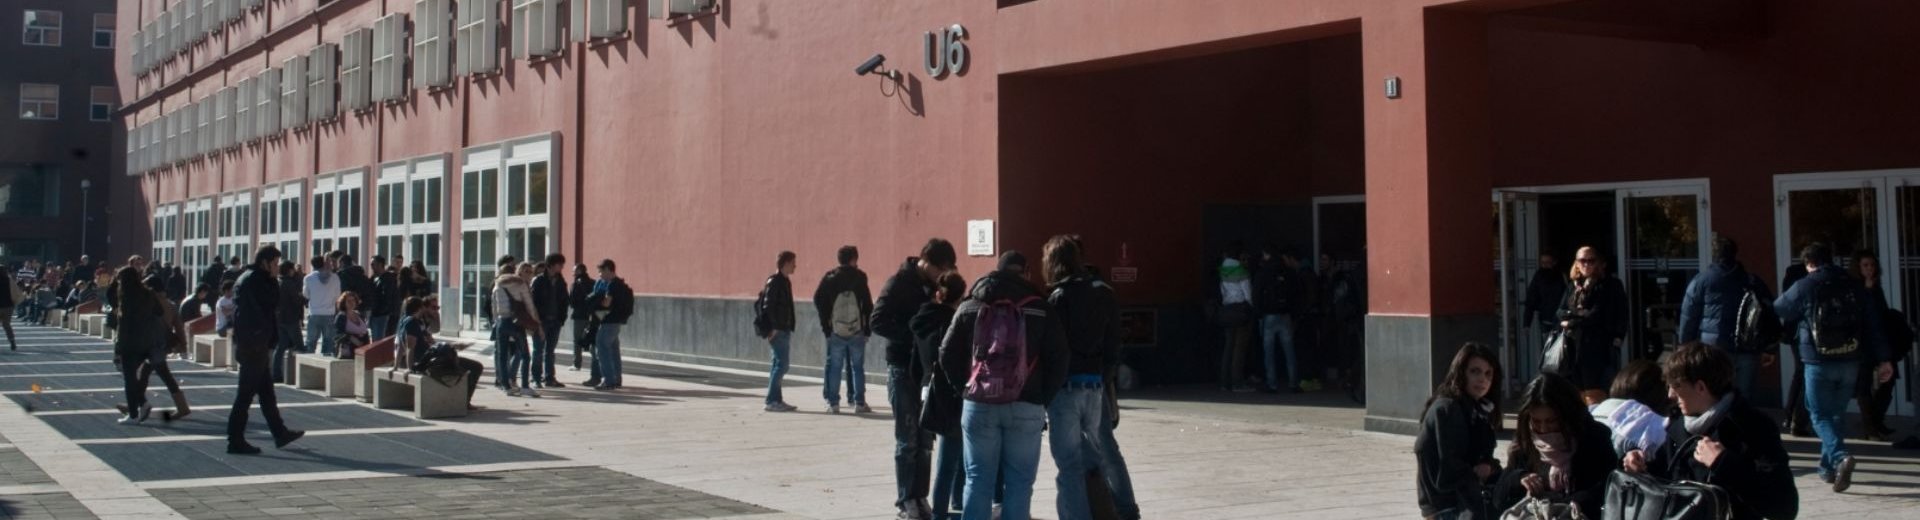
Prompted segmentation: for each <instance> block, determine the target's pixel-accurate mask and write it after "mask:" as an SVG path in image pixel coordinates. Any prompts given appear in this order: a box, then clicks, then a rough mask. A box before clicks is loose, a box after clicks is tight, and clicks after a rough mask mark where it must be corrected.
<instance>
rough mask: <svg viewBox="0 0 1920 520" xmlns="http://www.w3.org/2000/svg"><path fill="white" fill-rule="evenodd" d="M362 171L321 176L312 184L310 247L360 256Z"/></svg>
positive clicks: (363, 189) (363, 188)
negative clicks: (311, 245)
mask: <svg viewBox="0 0 1920 520" xmlns="http://www.w3.org/2000/svg"><path fill="white" fill-rule="evenodd" d="M365 180H366V173H365V172H363V171H359V170H354V171H347V172H341V173H334V174H329V175H324V176H321V177H320V178H319V179H318V180H316V181H315V182H314V188H313V197H312V199H311V200H312V201H313V206H312V207H313V234H312V241H311V243H312V244H313V250H314V251H315V252H316V253H318V252H322V251H333V250H340V251H346V252H347V254H350V255H353V256H354V257H355V258H360V257H361V256H362V255H361V254H360V241H361V240H362V236H363V235H362V234H361V229H362V228H361V226H362V225H363V224H364V222H362V221H363V220H364V217H362V215H364V214H365V213H364V212H365V211H366V209H365V206H363V205H362V203H361V199H362V197H363V194H364V193H365V192H366V188H365V186H366V183H365Z"/></svg>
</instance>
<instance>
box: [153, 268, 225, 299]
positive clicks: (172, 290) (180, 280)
mask: <svg viewBox="0 0 1920 520" xmlns="http://www.w3.org/2000/svg"><path fill="white" fill-rule="evenodd" d="M168 271H170V272H168V273H167V275H166V278H167V284H166V285H167V299H169V300H173V301H181V300H185V299H186V298H187V277H186V275H182V274H180V273H179V272H178V271H173V270H172V269H168ZM213 289H214V290H219V289H220V288H219V287H214V288H213Z"/></svg>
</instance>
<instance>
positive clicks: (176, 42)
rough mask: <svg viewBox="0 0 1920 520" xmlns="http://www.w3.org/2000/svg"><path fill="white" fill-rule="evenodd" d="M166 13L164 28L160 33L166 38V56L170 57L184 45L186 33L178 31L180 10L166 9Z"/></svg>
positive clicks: (177, 52)
mask: <svg viewBox="0 0 1920 520" xmlns="http://www.w3.org/2000/svg"><path fill="white" fill-rule="evenodd" d="M166 15H167V16H166V18H167V24H166V25H165V27H166V29H165V30H163V31H161V33H162V34H163V35H165V36H166V38H167V56H169V57H171V56H173V55H175V54H179V53H180V50H181V49H184V48H185V47H186V45H184V44H185V43H186V41H187V40H186V38H185V35H186V33H184V32H181V31H180V10H179V9H167V10H166Z"/></svg>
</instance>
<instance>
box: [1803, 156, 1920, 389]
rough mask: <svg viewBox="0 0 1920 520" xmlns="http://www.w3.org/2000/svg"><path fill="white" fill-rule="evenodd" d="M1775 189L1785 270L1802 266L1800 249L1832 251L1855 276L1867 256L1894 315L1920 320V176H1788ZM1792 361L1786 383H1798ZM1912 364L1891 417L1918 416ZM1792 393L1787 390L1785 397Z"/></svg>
mask: <svg viewBox="0 0 1920 520" xmlns="http://www.w3.org/2000/svg"><path fill="white" fill-rule="evenodd" d="M1775 186H1776V188H1775V189H1776V192H1777V193H1778V194H1779V196H1778V199H1777V200H1776V202H1777V203H1778V204H1779V206H1780V207H1779V213H1778V216H1777V218H1776V222H1775V226H1776V227H1775V230H1776V233H1778V236H1780V237H1782V239H1781V240H1779V241H1778V247H1777V251H1776V253H1777V257H1778V258H1779V259H1780V260H1781V263H1780V265H1782V266H1789V265H1799V264H1800V261H1799V259H1798V256H1799V252H1800V249H1801V248H1803V247H1806V246H1807V244H1810V243H1813V242H1823V243H1826V244H1827V245H1829V246H1831V247H1832V248H1833V256H1834V262H1835V263H1836V264H1839V265H1841V266H1843V267H1847V268H1850V269H1851V268H1852V266H1853V265H1854V264H1855V262H1856V261H1857V259H1858V258H1859V257H1860V256H1861V255H1862V254H1869V253H1870V254H1873V255H1875V257H1876V259H1877V260H1879V262H1880V266H1881V267H1880V269H1881V272H1880V284H1879V287H1880V288H1881V292H1882V293H1884V294H1885V295H1886V298H1887V305H1888V307H1889V308H1891V309H1895V310H1899V311H1900V312H1901V313H1902V314H1903V315H1905V316H1906V318H1907V321H1908V323H1912V322H1913V321H1914V317H1915V316H1920V309H1916V307H1920V305H1917V304H1920V286H1916V285H1915V284H1916V283H1920V172H1917V171H1908V172H1862V173H1841V174H1815V175H1794V176H1783V177H1781V178H1780V180H1778V181H1776V183H1775ZM1783 290H1784V288H1783ZM1792 356H1793V352H1792V351H1791V350H1789V351H1788V352H1787V355H1786V356H1782V362H1781V363H1780V367H1779V371H1780V378H1781V379H1780V380H1781V381H1783V382H1790V381H1791V379H1790V378H1792V377H1796V376H1798V374H1797V373H1795V372H1794V370H1795V369H1796V368H1797V366H1796V364H1795V363H1794V361H1793V357H1792ZM1909 358H1910V359H1908V360H1907V361H1906V362H1905V365H1906V367H1905V368H1904V369H1903V370H1902V377H1903V379H1902V380H1900V381H1896V382H1895V384H1897V385H1900V386H1899V387H1898V388H1896V391H1895V392H1894V395H1895V398H1894V403H1893V406H1892V407H1891V409H1890V410H1888V413H1889V414H1897V415H1908V416H1911V415H1913V414H1914V413H1915V410H1914V405H1913V399H1912V396H1913V392H1912V390H1913V389H1914V388H1913V384H1914V383H1913V382H1912V379H1913V378H1912V377H1911V374H1913V369H1914V368H1915V364H1914V362H1913V360H1912V359H1911V356H1909ZM1786 387H1787V385H1785V384H1782V385H1781V388H1782V389H1783V390H1782V392H1783V394H1782V395H1784V391H1785V390H1784V389H1785V388H1786ZM1783 399H1784V397H1783ZM1856 409H1857V407H1856Z"/></svg>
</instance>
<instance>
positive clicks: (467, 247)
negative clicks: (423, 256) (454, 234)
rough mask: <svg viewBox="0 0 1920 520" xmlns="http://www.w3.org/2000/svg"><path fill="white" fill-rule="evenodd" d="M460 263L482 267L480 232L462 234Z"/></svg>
mask: <svg viewBox="0 0 1920 520" xmlns="http://www.w3.org/2000/svg"><path fill="white" fill-rule="evenodd" d="M416 256H418V255H416ZM460 263H462V264H466V265H480V232H478V231H468V232H465V233H461V234H460Z"/></svg>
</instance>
